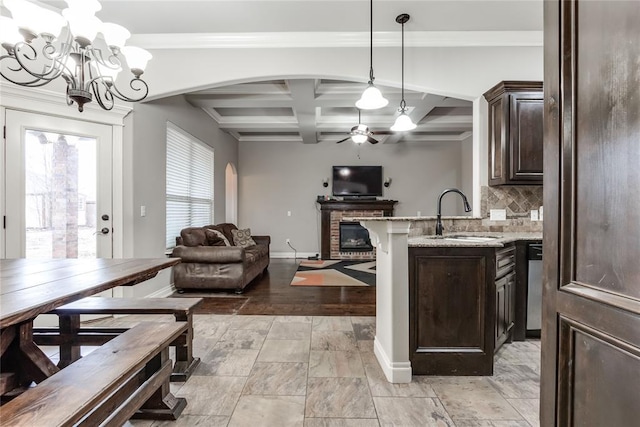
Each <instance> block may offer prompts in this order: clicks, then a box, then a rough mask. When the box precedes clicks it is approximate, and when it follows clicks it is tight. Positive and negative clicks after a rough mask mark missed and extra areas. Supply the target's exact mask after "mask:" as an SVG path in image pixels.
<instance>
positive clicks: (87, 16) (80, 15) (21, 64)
mask: <svg viewBox="0 0 640 427" xmlns="http://www.w3.org/2000/svg"><path fill="white" fill-rule="evenodd" d="M66 3H67V5H68V8H66V9H64V10H63V11H62V16H61V15H60V14H58V13H56V12H53V11H51V10H49V9H45V8H43V7H40V6H38V5H36V4H34V3H31V2H29V1H26V0H4V5H5V7H6V8H7V9H8V10H9V11H10V12H11V16H12V18H13V19H12V18H8V17H5V16H0V43H1V44H2V47H3V48H4V50H5V51H6V54H4V55H2V56H0V67H1V68H0V75H2V77H4V78H5V79H6V80H8V81H10V82H12V83H15V84H17V85H20V86H27V87H39V86H44V85H46V84H48V83H50V82H52V81H53V80H56V79H57V78H58V77H61V78H62V79H64V81H65V82H66V84H67V90H66V95H67V103H68V104H69V105H72V104H73V103H74V102H75V103H76V105H77V106H78V111H80V112H82V111H83V109H84V104H86V103H88V102H91V101H92V100H93V99H94V98H95V100H96V102H97V103H98V104H99V105H100V107H102V108H103V109H105V110H111V109H112V108H113V106H114V101H115V98H118V99H120V100H123V101H127V102H137V101H141V100H143V99H144V98H146V96H147V94H148V93H149V87H148V86H147V83H146V82H145V81H144V80H142V79H141V78H140V76H141V75H142V74H143V73H144V69H145V67H146V65H147V62H148V61H149V60H150V59H151V54H150V53H149V52H147V51H146V50H144V49H141V48H139V47H135V46H125V42H126V40H127V39H128V38H129V37H130V36H131V33H130V32H129V31H128V30H127V29H126V28H124V27H122V26H121V25H118V24H112V23H106V22H105V23H103V22H102V21H100V19H98V18H97V17H96V16H95V13H96V12H98V11H99V10H100V9H102V6H101V5H100V2H98V1H97V0H66ZM98 33H101V34H102V37H98ZM125 63H126V65H127V66H128V68H129V70H130V71H131V73H132V74H133V77H131V80H130V81H129V82H128V83H127V84H125V85H122V86H118V85H116V80H118V79H117V76H118V74H119V73H120V71H122V69H123V66H124V64H125ZM122 80H125V78H124V77H121V79H119V80H118V81H122ZM123 86H124V89H123Z"/></svg>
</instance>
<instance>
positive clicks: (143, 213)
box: [140, 205, 147, 216]
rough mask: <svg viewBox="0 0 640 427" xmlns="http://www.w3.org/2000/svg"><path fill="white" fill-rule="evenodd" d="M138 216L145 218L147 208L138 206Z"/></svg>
mask: <svg viewBox="0 0 640 427" xmlns="http://www.w3.org/2000/svg"><path fill="white" fill-rule="evenodd" d="M140 216H147V207H146V206H144V205H142V206H140Z"/></svg>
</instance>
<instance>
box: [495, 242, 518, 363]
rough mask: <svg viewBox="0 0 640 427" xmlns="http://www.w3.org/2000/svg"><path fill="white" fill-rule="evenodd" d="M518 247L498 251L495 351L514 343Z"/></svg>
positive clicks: (511, 245) (512, 246)
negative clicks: (505, 344)
mask: <svg viewBox="0 0 640 427" xmlns="http://www.w3.org/2000/svg"><path fill="white" fill-rule="evenodd" d="M515 285H516V247H515V245H514V244H513V243H512V244H510V245H508V246H505V248H504V249H498V250H496V279H495V289H496V311H495V313H496V315H495V349H494V351H498V350H499V349H500V347H502V344H504V343H505V342H511V341H512V334H513V326H514V319H515V302H516V286H515Z"/></svg>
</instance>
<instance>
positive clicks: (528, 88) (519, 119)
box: [484, 81, 543, 185]
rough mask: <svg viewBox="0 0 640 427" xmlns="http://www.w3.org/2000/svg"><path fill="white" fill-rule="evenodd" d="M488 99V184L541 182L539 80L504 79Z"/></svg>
mask: <svg viewBox="0 0 640 427" xmlns="http://www.w3.org/2000/svg"><path fill="white" fill-rule="evenodd" d="M484 97H485V99H486V100H487V102H488V103H489V185H504V184H510V185H514V184H515V185H518V184H519V185H542V112H543V93H542V82H528V81H503V82H500V83H498V84H497V85H495V86H494V87H492V88H491V89H490V90H489V91H487V92H486V93H485V94H484Z"/></svg>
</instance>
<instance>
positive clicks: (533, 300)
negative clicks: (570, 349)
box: [527, 243, 542, 337]
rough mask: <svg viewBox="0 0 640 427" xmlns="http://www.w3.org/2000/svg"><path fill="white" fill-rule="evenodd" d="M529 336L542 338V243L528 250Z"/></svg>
mask: <svg viewBox="0 0 640 427" xmlns="http://www.w3.org/2000/svg"><path fill="white" fill-rule="evenodd" d="M527 260H528V264H529V265H528V267H529V268H528V271H529V273H528V275H527V336H528V337H540V328H541V326H542V243H530V244H529V247H528V248H527Z"/></svg>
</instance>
